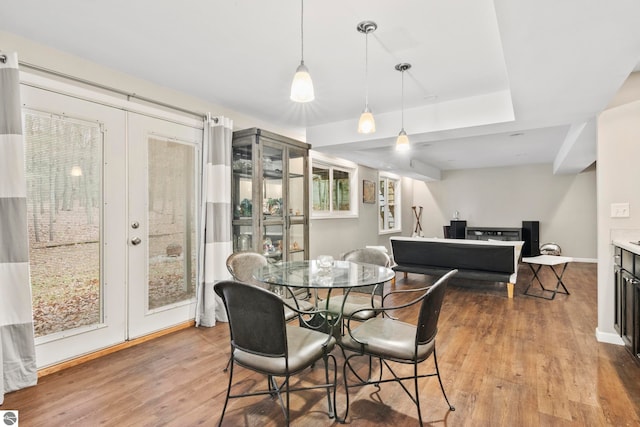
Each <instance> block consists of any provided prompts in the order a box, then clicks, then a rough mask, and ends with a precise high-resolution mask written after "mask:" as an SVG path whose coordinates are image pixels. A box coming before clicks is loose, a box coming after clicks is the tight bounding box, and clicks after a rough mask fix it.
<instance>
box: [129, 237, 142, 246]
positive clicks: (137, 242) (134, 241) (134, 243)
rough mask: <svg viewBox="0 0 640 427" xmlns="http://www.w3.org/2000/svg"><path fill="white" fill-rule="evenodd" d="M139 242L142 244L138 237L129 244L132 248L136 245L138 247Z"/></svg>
mask: <svg viewBox="0 0 640 427" xmlns="http://www.w3.org/2000/svg"><path fill="white" fill-rule="evenodd" d="M140 242H142V240H140V238H139V237H135V238H133V239H131V244H132V245H133V246H137V245H139V244H140Z"/></svg>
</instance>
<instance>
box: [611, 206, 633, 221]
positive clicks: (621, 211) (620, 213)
mask: <svg viewBox="0 0 640 427" xmlns="http://www.w3.org/2000/svg"><path fill="white" fill-rule="evenodd" d="M628 217H629V203H611V218H628Z"/></svg>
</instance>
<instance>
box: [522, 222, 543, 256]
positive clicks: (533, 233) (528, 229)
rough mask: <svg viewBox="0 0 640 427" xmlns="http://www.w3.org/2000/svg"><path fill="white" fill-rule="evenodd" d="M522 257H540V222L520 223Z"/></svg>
mask: <svg viewBox="0 0 640 427" xmlns="http://www.w3.org/2000/svg"><path fill="white" fill-rule="evenodd" d="M522 240H524V246H523V247H522V256H525V257H532V256H538V255H540V221H522Z"/></svg>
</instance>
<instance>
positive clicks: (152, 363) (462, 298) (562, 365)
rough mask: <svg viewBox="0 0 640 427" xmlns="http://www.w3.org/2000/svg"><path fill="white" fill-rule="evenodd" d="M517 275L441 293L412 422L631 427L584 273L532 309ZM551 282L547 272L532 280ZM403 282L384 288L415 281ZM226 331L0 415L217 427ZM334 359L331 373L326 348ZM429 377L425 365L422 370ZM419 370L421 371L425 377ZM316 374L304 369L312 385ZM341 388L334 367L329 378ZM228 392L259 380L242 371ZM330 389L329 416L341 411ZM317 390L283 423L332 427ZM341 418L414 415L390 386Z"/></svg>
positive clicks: (591, 270)
mask: <svg viewBox="0 0 640 427" xmlns="http://www.w3.org/2000/svg"><path fill="white" fill-rule="evenodd" d="M530 277H531V274H530V273H529V271H528V267H527V266H521V269H520V275H519V280H518V283H517V284H516V291H515V293H516V295H515V298H514V299H513V300H509V299H507V298H506V289H505V287H504V285H501V286H499V285H493V284H476V285H471V284H470V283H469V282H461V283H458V284H455V282H454V285H452V286H450V287H449V289H448V291H447V295H446V298H445V302H444V305H443V308H442V314H441V317H440V323H439V326H440V328H439V333H438V338H437V343H438V360H439V364H440V369H441V373H442V375H443V380H444V383H445V388H446V390H447V393H448V396H449V399H450V401H451V402H452V404H453V405H454V406H455V407H456V410H455V412H449V411H448V410H447V406H446V404H445V402H444V399H443V397H442V394H441V392H440V389H439V386H438V382H437V380H436V379H435V378H429V379H424V380H421V381H422V382H421V384H422V388H421V393H422V395H421V401H422V406H421V407H422V411H423V419H424V420H425V425H440V426H441V425H444V426H474V427H475V426H492V427H493V426H565V425H566V426H637V425H640V365H638V364H636V363H635V362H634V361H633V360H632V358H631V356H630V355H629V354H627V352H626V351H625V350H624V348H623V347H619V346H615V345H610V344H603V343H598V342H597V341H596V339H595V337H594V334H595V328H596V325H597V314H596V265H595V264H579V263H574V264H571V265H570V266H569V268H568V269H567V272H566V273H565V283H566V285H567V287H568V288H569V291H570V292H571V295H570V296H566V295H558V296H557V297H556V299H555V300H553V301H546V300H541V299H537V298H531V297H527V296H525V295H522V292H523V291H524V289H525V287H526V283H527V282H528V280H529V279H530ZM543 278H544V280H545V281H549V283H550V282H552V281H553V277H552V276H551V274H550V273H545V274H544V276H543ZM427 280H428V279H427V278H425V277H423V276H420V275H411V274H410V275H409V278H408V280H407V281H405V280H403V279H402V278H401V275H400V276H399V278H398V281H397V284H396V287H397V288H402V287H405V286H416V285H421V284H424V283H425V282H426V281H427ZM228 352H229V346H228V328H227V325H226V324H224V323H220V324H218V326H216V327H214V328H190V329H186V330H182V331H179V332H176V333H173V334H170V335H167V336H164V337H161V338H158V339H155V340H152V341H149V342H146V343H143V344H140V345H138V346H135V347H132V348H129V349H126V350H123V351H120V352H118V353H114V354H111V355H108V356H105V357H102V358H100V359H97V360H93V361H90V362H87V363H85V364H82V365H79V366H76V367H73V368H69V369H66V370H64V371H61V372H58V373H55V374H51V375H48V376H45V377H43V378H41V379H40V381H39V384H38V385H37V386H35V387H32V388H29V389H25V390H20V391H17V392H13V393H10V394H8V395H6V396H5V403H4V405H2V407H1V408H0V409H3V410H7V409H17V410H19V411H20V413H19V414H20V421H21V426H23V427H24V426H83V427H84V426H98V425H106V426H161V425H167V426H194V425H206V426H209V425H217V422H218V419H219V416H220V412H221V409H222V404H223V403H224V395H225V391H226V387H227V379H228V376H227V374H225V373H223V372H222V369H223V367H224V365H225V364H226V362H227V358H228ZM334 354H335V355H336V357H337V358H338V364H339V366H341V362H342V360H343V359H342V356H341V354H340V352H339V350H337V349H336V350H335V351H334ZM424 366H425V368H428V369H431V368H432V366H433V364H432V360H428V361H427V362H425V364H424ZM428 369H427V370H428ZM321 371H322V370H321V369H318V368H316V369H314V370H313V371H311V370H309V371H307V372H305V375H304V376H305V380H304V381H305V382H306V381H307V378H315V377H317V376H318V375H319V374H320V373H321ZM338 374H339V375H338V379H339V381H341V379H342V371H341V370H339V371H338ZM234 377H235V379H236V381H239V382H241V383H242V385H241V386H242V387H246V388H250V387H252V386H254V385H256V384H257V385H260V386H262V385H264V384H265V380H264V379H263V378H262V377H261V376H259V375H257V374H253V373H250V372H248V371H246V370H243V369H242V368H236V373H235V375H234ZM344 397H345V396H344V387H339V389H338V410H339V412H340V413H343V412H344V402H345V401H344ZM326 409H327V408H326V399H325V396H324V395H323V393H322V392H321V391H307V392H304V393H297V394H294V395H292V418H293V419H292V425H294V426H325V425H339V423H337V422H335V421H334V420H331V419H329V418H328V417H327V415H326ZM283 421H284V418H283V415H282V412H281V410H280V408H279V406H278V404H277V402H276V401H274V400H272V399H270V398H268V397H255V398H246V399H236V400H232V401H231V403H230V405H229V407H228V409H227V414H226V416H225V422H224V425H227V426H238V425H240V426H245V425H246V426H266V425H274V426H275V425H282V424H283ZM347 423H349V424H351V425H354V426H370V425H388V426H400V425H402V426H406V425H417V424H418V423H417V414H416V409H415V406H414V405H413V404H412V403H411V401H410V400H409V398H408V396H406V395H405V394H404V392H403V391H402V389H401V388H400V386H399V385H397V384H394V383H389V384H384V385H382V388H381V390H380V391H379V392H376V389H375V388H374V387H372V386H369V387H364V388H361V389H358V390H355V391H354V392H353V394H352V395H351V407H350V412H349V417H348V419H347Z"/></svg>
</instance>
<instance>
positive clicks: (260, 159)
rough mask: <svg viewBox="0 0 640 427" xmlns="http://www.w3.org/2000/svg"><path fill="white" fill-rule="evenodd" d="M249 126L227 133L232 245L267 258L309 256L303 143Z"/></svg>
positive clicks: (306, 154) (306, 148) (306, 156)
mask: <svg viewBox="0 0 640 427" xmlns="http://www.w3.org/2000/svg"><path fill="white" fill-rule="evenodd" d="M310 148H311V146H310V145H309V144H305V143H303V142H300V141H297V140H295V139H291V138H287V137H284V136H281V135H277V134H274V133H271V132H268V131H265V130H262V129H257V128H252V129H245V130H241V131H236V132H234V133H233V142H232V152H233V158H232V180H231V192H232V193H231V194H232V206H233V222H232V226H233V250H234V252H242V251H253V252H259V253H262V254H264V255H265V256H266V257H267V258H268V259H269V261H270V262H277V261H301V260H305V259H308V258H309V172H308V171H309V167H308V159H309V149H310Z"/></svg>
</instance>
